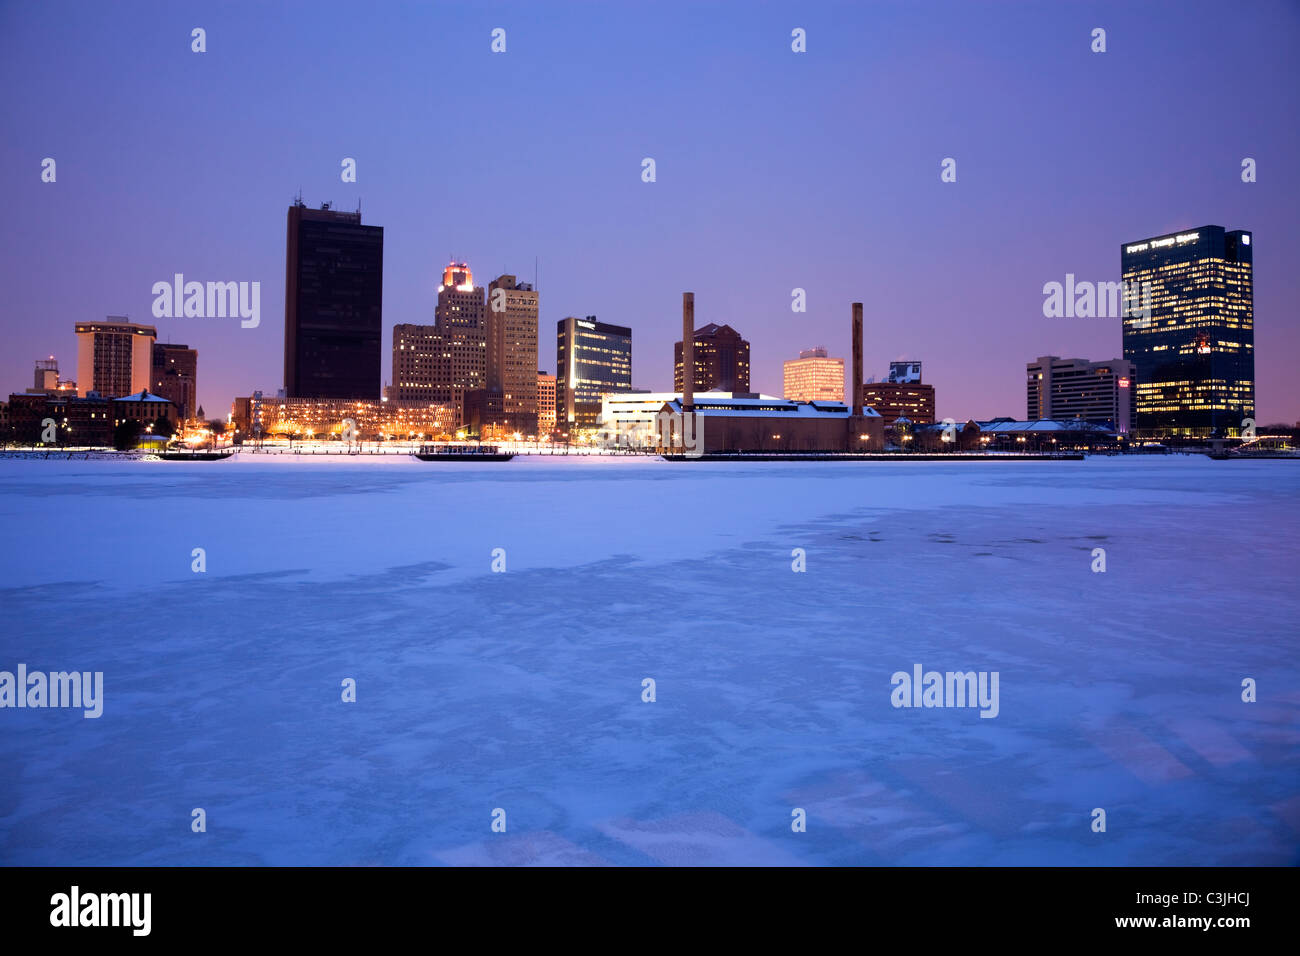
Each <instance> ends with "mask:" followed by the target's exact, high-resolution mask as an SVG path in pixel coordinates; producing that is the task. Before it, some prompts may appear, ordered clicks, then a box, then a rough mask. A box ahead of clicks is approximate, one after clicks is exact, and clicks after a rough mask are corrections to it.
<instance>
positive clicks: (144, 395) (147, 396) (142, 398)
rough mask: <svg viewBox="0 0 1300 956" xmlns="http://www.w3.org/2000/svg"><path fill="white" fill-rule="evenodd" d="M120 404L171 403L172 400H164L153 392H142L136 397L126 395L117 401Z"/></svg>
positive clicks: (135, 395)
mask: <svg viewBox="0 0 1300 956" xmlns="http://www.w3.org/2000/svg"><path fill="white" fill-rule="evenodd" d="M117 401H119V402H170V401H171V399H170V398H163V397H162V396H161V395H155V394H154V393H153V392H149V391H140V392H138V393H136V394H134V395H126V396H124V397H122V398H119V399H117Z"/></svg>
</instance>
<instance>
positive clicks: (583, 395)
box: [555, 315, 632, 431]
mask: <svg viewBox="0 0 1300 956" xmlns="http://www.w3.org/2000/svg"><path fill="white" fill-rule="evenodd" d="M556 333H557V341H556V361H557V365H558V372H557V375H556V381H555V403H556V409H555V411H556V418H557V419H558V421H557V422H556V427H557V428H559V429H560V430H561V431H571V430H572V429H573V428H591V427H594V426H595V425H596V423H597V422H598V421H599V419H600V409H601V399H602V398H604V396H606V395H615V394H619V393H622V392H629V391H631V390H632V330H631V329H628V328H624V327H623V326H621V325H608V324H606V323H604V322H597V321H596V317H595V316H594V315H589V316H587V317H586V318H585V319H578V318H574V317H573V316H569V317H568V318H567V319H561V320H560V321H559V322H558V323H556Z"/></svg>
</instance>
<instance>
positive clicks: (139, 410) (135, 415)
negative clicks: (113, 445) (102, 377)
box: [113, 389, 179, 429]
mask: <svg viewBox="0 0 1300 956" xmlns="http://www.w3.org/2000/svg"><path fill="white" fill-rule="evenodd" d="M159 420H165V421H167V422H168V423H170V424H171V426H172V428H173V429H174V428H175V427H176V423H177V422H178V421H179V416H178V414H177V410H176V406H175V405H174V404H172V402H171V401H169V400H168V399H166V398H164V397H163V396H161V395H155V394H154V393H153V392H150V391H149V390H148V389H141V390H140V391H139V392H137V393H136V394H134V395H125V396H123V397H121V398H115V399H113V427H114V428H116V427H117V426H118V425H120V424H122V423H123V422H127V421H133V422H139V423H140V425H141V426H142V427H143V428H146V429H148V428H151V427H152V426H153V424H154V422H157V421H159Z"/></svg>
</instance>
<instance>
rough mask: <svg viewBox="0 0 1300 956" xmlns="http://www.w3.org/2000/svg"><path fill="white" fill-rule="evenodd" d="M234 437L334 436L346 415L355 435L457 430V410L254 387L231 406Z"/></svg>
mask: <svg viewBox="0 0 1300 956" xmlns="http://www.w3.org/2000/svg"><path fill="white" fill-rule="evenodd" d="M230 416H231V422H232V423H233V425H234V428H235V433H236V436H237V438H239V439H240V440H250V441H254V440H257V439H259V438H262V439H268V438H286V437H290V436H293V437H301V438H325V437H329V436H339V435H341V434H342V433H343V431H344V428H345V427H346V424H345V423H347V422H348V421H351V422H352V423H353V426H354V427H355V428H356V434H357V437H358V438H359V439H363V440H365V441H375V440H377V439H379V438H380V437H381V436H382V437H383V438H389V437H392V438H396V439H432V438H436V437H437V436H439V435H449V434H453V433H454V432H455V431H456V428H457V423H456V418H457V410H456V408H455V407H454V406H453V405H451V404H439V403H436V402H419V401H415V402H409V401H407V402H403V401H396V402H393V401H390V402H385V401H373V400H369V401H357V400H355V399H345V398H285V397H283V396H277V397H274V398H271V397H267V396H264V395H263V394H262V393H261V392H254V393H253V394H252V395H251V396H249V397H247V398H236V399H235V401H234V404H233V405H232V406H231V410H230Z"/></svg>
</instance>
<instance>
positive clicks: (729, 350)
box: [673, 322, 749, 392]
mask: <svg viewBox="0 0 1300 956" xmlns="http://www.w3.org/2000/svg"><path fill="white" fill-rule="evenodd" d="M694 364H695V377H694V379H693V381H694V384H695V390H696V391H697V392H707V391H708V390H709V389H718V390H720V391H723V392H748V391H749V343H748V342H746V341H745V340H744V339H742V338H741V337H740V333H739V332H737V331H736V330H735V329H733V328H732V327H731V326H729V325H717V324H716V323H713V322H710V323H709V324H708V325H705V326H703V327H701V328H698V329H696V330H695V363H694ZM682 382H683V380H682V343H681V342H678V343H677V344H676V345H674V346H673V390H674V391H676V392H680V391H681V390H682Z"/></svg>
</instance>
